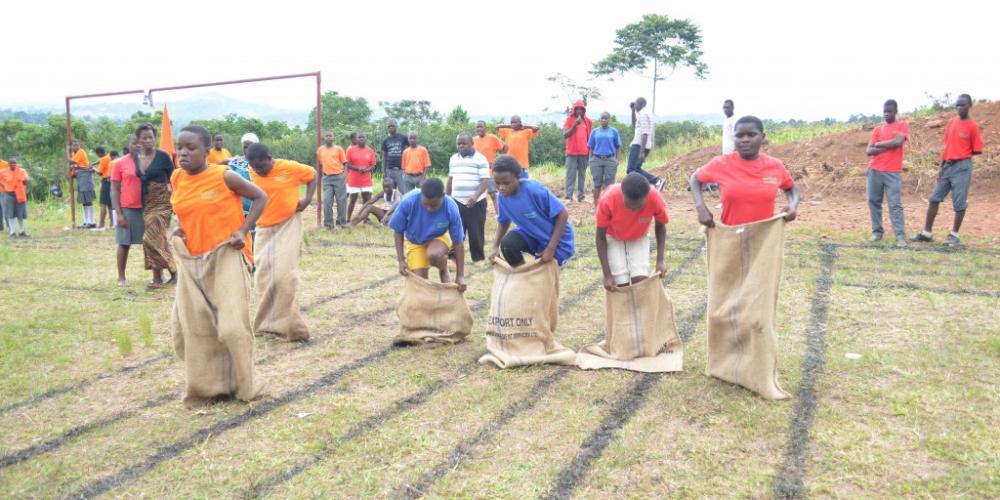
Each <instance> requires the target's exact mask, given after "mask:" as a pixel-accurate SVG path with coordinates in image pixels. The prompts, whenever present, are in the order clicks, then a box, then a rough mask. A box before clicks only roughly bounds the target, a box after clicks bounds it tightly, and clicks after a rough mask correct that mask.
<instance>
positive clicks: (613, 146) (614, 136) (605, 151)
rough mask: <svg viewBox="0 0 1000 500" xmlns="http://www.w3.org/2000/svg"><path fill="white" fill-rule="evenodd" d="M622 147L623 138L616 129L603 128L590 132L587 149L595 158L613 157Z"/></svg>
mask: <svg viewBox="0 0 1000 500" xmlns="http://www.w3.org/2000/svg"><path fill="white" fill-rule="evenodd" d="M621 147H622V138H621V136H620V135H618V131H617V130H615V128H614V127H608V129H607V130H604V129H603V128H601V127H597V128H595V129H594V130H593V131H591V132H590V139H587V148H589V149H590V151H591V153H592V154H594V155H595V156H613V155H614V154H615V153H616V152H617V151H618V150H619V149H621Z"/></svg>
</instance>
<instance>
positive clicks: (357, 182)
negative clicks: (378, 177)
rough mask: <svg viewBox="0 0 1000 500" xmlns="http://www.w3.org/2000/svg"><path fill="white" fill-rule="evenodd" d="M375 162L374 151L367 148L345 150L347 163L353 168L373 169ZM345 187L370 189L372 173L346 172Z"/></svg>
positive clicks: (354, 147) (355, 147)
mask: <svg viewBox="0 0 1000 500" xmlns="http://www.w3.org/2000/svg"><path fill="white" fill-rule="evenodd" d="M376 161H377V157H376V156H375V150H374V149H372V148H370V147H368V146H365V147H364V148H359V147H357V146H351V147H349V148H347V163H350V164H351V165H353V166H355V167H374V166H375V162H376ZM347 185H348V186H350V187H371V185H372V173H371V172H358V171H356V170H348V171H347Z"/></svg>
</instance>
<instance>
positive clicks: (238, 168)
mask: <svg viewBox="0 0 1000 500" xmlns="http://www.w3.org/2000/svg"><path fill="white" fill-rule="evenodd" d="M229 170H232V171H233V172H236V173H237V174H240V177H242V178H244V179H246V180H247V181H250V162H248V161H247V159H246V158H244V157H242V156H234V157H232V158H230V159H229ZM250 182H253V181H250ZM240 199H241V200H243V213H248V212H249V211H250V205H251V204H252V203H253V202H252V201H250V199H249V198H240Z"/></svg>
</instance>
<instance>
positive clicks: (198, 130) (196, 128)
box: [181, 125, 212, 149]
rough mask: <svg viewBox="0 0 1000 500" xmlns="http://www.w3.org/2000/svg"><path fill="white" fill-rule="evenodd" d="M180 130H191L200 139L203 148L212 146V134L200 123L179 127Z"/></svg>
mask: <svg viewBox="0 0 1000 500" xmlns="http://www.w3.org/2000/svg"><path fill="white" fill-rule="evenodd" d="M181 132H191V133H192V134H194V135H197V136H198V140H200V141H201V145H202V146H205V149H208V148H210V147H212V135H211V134H209V133H208V129H207V128H205V127H202V126H201V125H188V126H187V127H184V128H182V129H181Z"/></svg>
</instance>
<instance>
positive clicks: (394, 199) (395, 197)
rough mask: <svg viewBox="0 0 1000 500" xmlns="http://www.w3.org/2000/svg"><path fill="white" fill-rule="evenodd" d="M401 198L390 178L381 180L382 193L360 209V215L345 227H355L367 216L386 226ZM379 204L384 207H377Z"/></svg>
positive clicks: (366, 218)
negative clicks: (372, 216)
mask: <svg viewBox="0 0 1000 500" xmlns="http://www.w3.org/2000/svg"><path fill="white" fill-rule="evenodd" d="M402 197H403V194H402V193H400V192H399V190H398V189H396V182H395V181H393V180H392V178H391V177H386V178H385V179H383V180H382V191H381V192H380V193H379V194H377V195H375V197H374V198H372V199H370V200H368V201H367V202H366V203H365V204H364V205H363V206H362V207H361V213H359V214H358V215H357V216H356V217H354V218H353V219H351V223H350V224H349V225H348V226H347V227H357V225H358V224H361V223H362V222H363V221H367V220H368V216H369V215H374V216H375V218H377V219H378V221H379V222H381V223H382V224H388V223H389V218H390V217H392V213H393V211H395V210H396V206H397V205H399V200H400V199H401V198H402ZM379 202H383V205H384V207H380V206H378V204H379Z"/></svg>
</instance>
